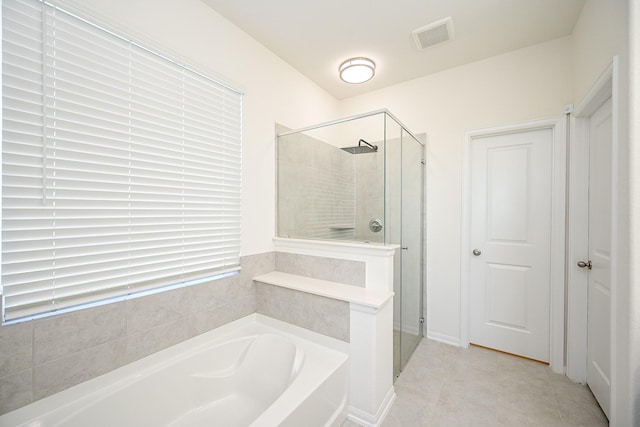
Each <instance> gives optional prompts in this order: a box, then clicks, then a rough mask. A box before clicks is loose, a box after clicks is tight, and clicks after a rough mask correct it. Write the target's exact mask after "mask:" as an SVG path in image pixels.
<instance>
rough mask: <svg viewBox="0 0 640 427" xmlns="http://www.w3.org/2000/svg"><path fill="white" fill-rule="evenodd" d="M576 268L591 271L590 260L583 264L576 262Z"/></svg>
mask: <svg viewBox="0 0 640 427" xmlns="http://www.w3.org/2000/svg"><path fill="white" fill-rule="evenodd" d="M578 267H580V268H587V269H589V270H591V268H592V267H593V266H592V265H591V260H589V261H587V262H584V261H578Z"/></svg>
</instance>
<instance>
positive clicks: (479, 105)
mask: <svg viewBox="0 0 640 427" xmlns="http://www.w3.org/2000/svg"><path fill="white" fill-rule="evenodd" d="M571 56H572V55H571V39H570V38H562V39H558V40H555V41H552V42H549V43H545V44H541V45H536V46H533V47H529V48H526V49H521V50H518V51H515V52H512V53H508V54H505V55H500V56H496V57H493V58H490V59H487V60H484V61H479V62H475V63H472V64H468V65H465V66H461V67H457V68H453V69H450V70H447V71H444V72H441V73H438V74H435V75H431V76H427V77H423V78H420V79H416V80H412V81H409V82H405V83H402V84H399V85H396V86H393V87H390V88H387V89H383V90H379V91H376V92H373V93H370V94H366V95H363V96H359V97H355V98H350V99H347V100H344V101H343V102H342V104H341V107H342V115H350V114H356V113H358V112H362V111H370V110H375V109H378V108H388V109H389V110H390V111H391V112H392V113H393V114H394V115H395V116H396V117H398V118H399V119H400V120H402V121H403V123H404V124H405V125H406V126H407V127H408V128H409V129H410V130H411V131H413V132H414V133H418V132H426V133H427V155H426V157H427V186H426V188H427V266H426V268H427V283H428V290H427V293H428V294H427V305H426V312H427V328H428V333H429V334H430V335H432V336H435V337H438V338H440V339H444V340H447V341H450V342H457V341H458V339H459V337H460V335H459V333H460V263H461V255H460V241H461V235H460V229H461V210H462V146H463V144H462V143H463V136H464V132H465V131H467V130H472V129H478V128H483V127H489V126H496V125H502V124H507V123H512V122H518V121H525V120H532V119H538V118H546V117H551V116H560V115H561V114H562V109H563V106H564V105H565V104H567V103H570V102H571V101H572V95H571V94H572V80H571V71H572V68H571Z"/></svg>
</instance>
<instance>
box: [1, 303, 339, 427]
mask: <svg viewBox="0 0 640 427" xmlns="http://www.w3.org/2000/svg"><path fill="white" fill-rule="evenodd" d="M242 331H246V332H250V334H251V335H256V334H259V333H275V334H279V335H283V336H285V337H289V338H291V339H292V340H294V342H299V341H302V342H304V341H306V342H307V343H309V344H311V345H317V346H321V347H326V348H328V349H330V350H333V351H335V352H337V353H340V355H337V357H338V356H342V355H344V357H345V359H346V360H347V362H348V360H349V343H347V342H344V341H340V340H338V339H335V338H332V337H329V336H325V335H321V334H319V333H317V332H313V331H310V330H307V329H304V328H301V327H299V326H295V325H291V324H289V323H286V322H282V321H280V320H277V319H274V318H271V317H268V316H265V315H262V314H259V313H252V314H249V315H247V316H245V317H242V318H240V319H238V320H235V321H232V322H230V323H227V324H224V325H222V326H219V327H217V328H214V329H212V330H210V331H207V332H204V333H202V334H199V335H196V336H194V337H191V338H188V339H187V340H185V341H182V342H179V343H177V344H174V345H172V346H170V347H167V348H165V349H162V350H160V351H158V352H155V353H152V354H150V355H148V356H145V357H143V358H141V359H138V360H135V361H133V362H130V363H128V364H125V365H123V366H121V367H118V368H116V369H114V370H112V371H109V372H106V373H105V374H102V375H100V376H98V377H95V378H92V379H89V380H87V381H83V382H81V383H79V384H76V385H74V386H72V387H69V388H67V389H65V390H62V391H59V392H57V393H54V394H52V395H50V396H47V397H44V398H42V399H40V400H37V401H35V402H32V403H30V404H29V405H26V406H23V407H21V408H18V409H15V410H13V411H11V412H8V413H6V414H3V415H1V416H0V427H13V426H30V425H31V424H29V423H31V422H36V421H37V419H38V418H43V417H45V416H46V414H49V413H52V412H55V411H58V410H60V409H61V408H62V407H65V406H69V409H71V408H73V405H74V404H76V402H78V401H82V400H86V399H87V398H88V396H89V395H91V394H92V393H95V392H96V390H100V389H103V388H107V387H111V388H113V387H114V386H115V384H117V387H118V388H124V387H126V386H127V385H129V384H132V383H134V382H135V381H137V378H139V377H140V376H144V375H146V374H148V373H150V372H155V371H158V370H161V369H162V368H163V367H167V366H170V365H172V364H175V363H177V362H179V361H180V360H181V359H184V358H187V357H188V354H189V353H191V352H199V351H203V350H205V349H206V348H208V347H212V346H216V345H220V344H222V343H223V342H225V341H227V340H233V339H237V336H238V334H239V333H242ZM185 350H186V351H185ZM114 376H116V378H115V380H114V378H113V377H114ZM34 425H38V424H34ZM47 425H48V424H47Z"/></svg>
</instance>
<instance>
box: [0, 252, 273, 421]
mask: <svg viewBox="0 0 640 427" xmlns="http://www.w3.org/2000/svg"><path fill="white" fill-rule="evenodd" d="M241 265H242V270H241V272H240V274H237V275H235V276H231V277H228V278H225V279H221V280H216V281H212V282H209V283H203V284H200V285H195V286H190V287H188V288H181V289H176V290H173V291H168V292H162V293H157V294H153V295H148V296H144V297H139V298H134V299H131V300H128V301H123V302H117V303H113V304H107V305H104V306H100V307H95V308H90V309H86V310H80V311H76V312H72V313H68V314H62V315H59V316H53V317H48V318H44V319H39V320H34V321H29V322H25V323H20V324H16V325H11V326H0V414H3V413H6V412H9V411H11V410H13V409H17V408H19V407H21V406H24V405H27V404H29V403H31V402H33V401H35V400H38V399H41V398H43V397H46V396H48V395H51V394H53V393H56V392H58V391H61V390H64V389H66V388H69V387H71V386H73V385H76V384H78V383H80V382H83V381H86V380H89V379H91V378H93V377H96V376H98V375H101V374H104V373H106V372H109V371H111V370H113V369H116V368H118V367H120V366H123V365H124V364H127V363H129V362H132V361H134V360H137V359H140V358H142V357H144V356H147V355H149V354H151V353H154V352H157V351H159V350H161V349H163V348H166V347H169V346H171V345H173V344H177V343H178V342H180V341H184V340H186V339H188V338H190V337H192V336H195V335H198V334H200V333H203V332H206V331H208V330H211V329H214V328H216V327H218V326H221V325H223V324H225V323H229V322H231V321H233V320H236V319H239V318H242V317H244V316H246V315H249V314H251V313H254V312H255V311H256V292H255V284H254V283H253V280H252V279H253V277H254V276H256V275H259V274H264V273H268V272H270V271H273V269H274V267H275V254H274V253H273V252H269V253H265V254H259V255H252V256H245V257H242V260H241Z"/></svg>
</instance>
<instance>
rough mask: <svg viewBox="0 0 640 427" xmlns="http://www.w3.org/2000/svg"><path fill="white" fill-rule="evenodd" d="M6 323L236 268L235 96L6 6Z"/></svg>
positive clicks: (13, 0)
mask: <svg viewBox="0 0 640 427" xmlns="http://www.w3.org/2000/svg"><path fill="white" fill-rule="evenodd" d="M2 7H3V10H2V14H3V15H2V29H3V33H2V34H3V41H2V91H3V92H2V107H3V129H2V137H3V141H2V277H1V280H2V291H3V292H2V293H3V311H4V313H3V320H4V321H11V320H15V319H20V318H25V317H31V316H34V315H39V314H42V313H48V312H52V311H56V310H61V309H66V308H69V307H76V306H80V305H83V304H88V303H95V302H96V301H102V300H107V299H109V298H114V297H123V296H125V295H130V294H133V293H136V292H141V291H148V290H150V289H157V288H161V287H165V286H174V285H176V284H178V285H181V284H184V283H188V282H190V281H193V280H199V279H204V278H208V277H212V276H215V275H218V274H223V273H226V272H230V271H235V270H238V269H239V253H240V184H241V182H240V179H241V171H240V167H241V144H240V143H241V110H242V94H241V93H240V92H239V91H237V90H235V89H233V88H231V87H229V86H227V85H225V84H223V83H221V82H219V81H217V80H215V79H212V78H210V77H207V76H206V75H204V74H202V73H199V72H197V71H195V70H194V69H192V68H190V67H187V66H185V65H184V64H181V63H179V62H177V61H174V60H171V59H169V58H167V57H165V56H163V55H160V54H158V53H154V52H153V51H151V50H149V49H146V48H144V47H143V46H141V45H139V44H137V43H135V42H132V41H130V40H127V39H126V38H123V37H121V36H118V35H116V34H114V33H113V32H111V31H109V30H106V29H104V28H101V27H99V26H97V25H95V24H93V23H90V22H88V21H86V20H84V19H82V18H80V17H78V16H76V15H73V14H71V13H69V12H67V11H64V10H62V9H60V8H58V7H56V6H53V5H51V4H48V3H43V2H41V1H38V0H3V1H2Z"/></svg>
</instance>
